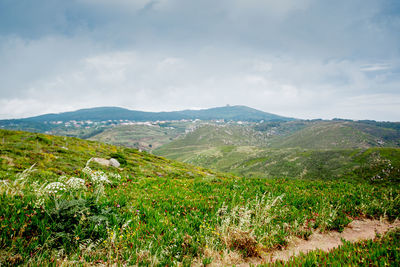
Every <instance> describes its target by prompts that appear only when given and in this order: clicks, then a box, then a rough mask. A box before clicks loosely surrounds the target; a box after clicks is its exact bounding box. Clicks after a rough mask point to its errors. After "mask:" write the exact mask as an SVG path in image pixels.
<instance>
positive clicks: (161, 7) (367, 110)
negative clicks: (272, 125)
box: [0, 0, 400, 121]
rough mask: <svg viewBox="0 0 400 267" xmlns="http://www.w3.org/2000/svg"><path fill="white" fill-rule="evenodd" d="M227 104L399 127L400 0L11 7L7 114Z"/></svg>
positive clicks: (34, 3) (0, 92)
mask: <svg viewBox="0 0 400 267" xmlns="http://www.w3.org/2000/svg"><path fill="white" fill-rule="evenodd" d="M227 104H230V105H246V106H249V107H253V108H256V109H260V110H263V111H266V112H270V113H275V114H279V115H283V116H290V117H295V118H304V119H314V118H323V119H331V118H346V119H356V120H357V119H373V120H380V121H400V1H398V0H336V1H328V0H279V1H276V0H217V1H215V0H212V1H211V0H201V1H198V0H68V1H63V0H0V119H8V118H21V117H29V116H34V115H39V114H44V113H58V112H64V111H72V110H76V109H81V108H90V107H98V106H119V107H125V108H129V109H133V110H144V111H172V110H182V109H200V108H210V107H217V106H225V105H227Z"/></svg>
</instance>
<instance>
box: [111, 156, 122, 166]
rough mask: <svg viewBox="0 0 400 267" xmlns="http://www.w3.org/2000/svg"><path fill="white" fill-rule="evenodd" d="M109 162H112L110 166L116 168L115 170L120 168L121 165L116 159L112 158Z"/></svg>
mask: <svg viewBox="0 0 400 267" xmlns="http://www.w3.org/2000/svg"><path fill="white" fill-rule="evenodd" d="M109 162H110V166H113V167H115V168H118V167H119V166H120V165H121V164H120V163H119V162H118V160H116V159H113V158H111V159H110V160H109Z"/></svg>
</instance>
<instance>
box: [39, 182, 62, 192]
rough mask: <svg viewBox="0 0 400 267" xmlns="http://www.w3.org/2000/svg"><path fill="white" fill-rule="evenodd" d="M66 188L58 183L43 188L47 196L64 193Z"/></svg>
mask: <svg viewBox="0 0 400 267" xmlns="http://www.w3.org/2000/svg"><path fill="white" fill-rule="evenodd" d="M65 190H66V187H65V184H63V183H60V182H53V183H49V184H48V185H47V186H46V187H45V188H44V191H45V192H46V193H48V194H56V193H58V192H62V191H65Z"/></svg>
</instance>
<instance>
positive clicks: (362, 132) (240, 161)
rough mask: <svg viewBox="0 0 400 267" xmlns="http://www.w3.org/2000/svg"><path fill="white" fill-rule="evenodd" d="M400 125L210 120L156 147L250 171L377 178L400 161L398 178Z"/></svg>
mask: <svg viewBox="0 0 400 267" xmlns="http://www.w3.org/2000/svg"><path fill="white" fill-rule="evenodd" d="M399 125H400V123H384V122H372V121H368V122H365V121H364V122H355V121H344V120H332V121H322V120H313V121H300V120H298V121H291V122H265V123H261V124H260V123H259V124H255V125H254V124H253V125H242V126H238V125H228V126H218V125H214V126H212V125H209V126H203V127H200V128H198V129H196V130H195V131H193V132H191V133H189V134H187V135H185V136H182V137H180V138H177V139H176V140H173V141H172V142H170V143H168V144H166V145H163V146H161V147H159V148H157V149H155V150H154V151H153V152H154V153H155V154H157V155H160V156H164V157H167V158H170V159H175V160H179V161H183V162H186V163H191V164H195V165H200V166H207V168H212V169H214V170H218V171H223V172H232V173H235V174H238V175H243V176H247V177H249V176H250V177H278V176H285V177H290V178H298V177H301V178H315V179H316V178H318V177H330V178H337V177H343V176H345V175H346V176H356V177H361V176H362V175H361V174H360V173H363V175H364V176H365V177H367V178H368V179H372V177H375V176H376V175H380V176H382V174H381V173H379V171H381V172H382V171H384V170H387V169H390V168H391V166H390V164H394V163H395V164H396V166H397V167H396V168H397V169H396V172H392V173H391V177H392V178H393V177H395V176H396V175H397V174H398V171H399V169H398V168H399V166H400V165H399V164H400V161H399V159H400V154H399V152H400V150H399V148H398V147H400V130H398V126H399ZM364 158H365V159H364ZM389 163H390V164H389ZM367 173H368V175H366V174H367ZM383 173H385V172H383Z"/></svg>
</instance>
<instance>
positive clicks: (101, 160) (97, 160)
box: [92, 158, 110, 166]
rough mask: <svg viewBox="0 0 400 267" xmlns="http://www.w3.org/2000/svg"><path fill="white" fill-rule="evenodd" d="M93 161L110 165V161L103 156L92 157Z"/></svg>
mask: <svg viewBox="0 0 400 267" xmlns="http://www.w3.org/2000/svg"><path fill="white" fill-rule="evenodd" d="M92 161H93V162H96V163H98V164H100V165H103V166H110V161H109V160H108V159H104V158H92Z"/></svg>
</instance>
